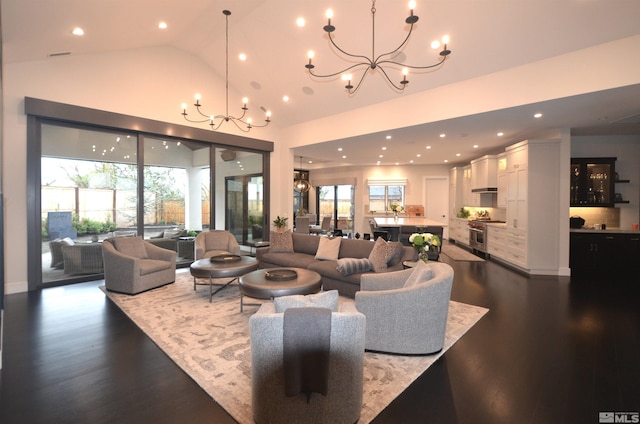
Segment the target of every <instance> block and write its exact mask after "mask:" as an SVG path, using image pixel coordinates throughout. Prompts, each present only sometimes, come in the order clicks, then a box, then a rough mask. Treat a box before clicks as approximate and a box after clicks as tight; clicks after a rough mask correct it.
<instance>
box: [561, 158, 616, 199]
mask: <svg viewBox="0 0 640 424" xmlns="http://www.w3.org/2000/svg"><path fill="white" fill-rule="evenodd" d="M615 161H616V158H580V159H578V158H572V159H571V206H599V207H612V206H613V203H614V200H615V199H614V193H613V191H614V176H615Z"/></svg>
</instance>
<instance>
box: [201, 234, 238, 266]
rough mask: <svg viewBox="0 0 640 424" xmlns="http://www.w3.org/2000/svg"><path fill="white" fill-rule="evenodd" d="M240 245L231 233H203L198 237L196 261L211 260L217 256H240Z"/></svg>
mask: <svg viewBox="0 0 640 424" xmlns="http://www.w3.org/2000/svg"><path fill="white" fill-rule="evenodd" d="M239 254H240V245H239V244H238V241H237V240H236V238H235V237H234V236H233V234H231V233H230V232H229V231H225V230H211V231H203V232H201V233H200V234H198V235H197V236H196V240H195V256H196V260H198V259H204V258H210V257H212V256H217V255H239Z"/></svg>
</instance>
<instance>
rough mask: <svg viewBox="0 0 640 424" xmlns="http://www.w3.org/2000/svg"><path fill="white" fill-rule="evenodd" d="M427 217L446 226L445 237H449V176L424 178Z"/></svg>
mask: <svg viewBox="0 0 640 424" xmlns="http://www.w3.org/2000/svg"><path fill="white" fill-rule="evenodd" d="M423 203H424V215H425V218H427V219H430V220H432V221H436V222H439V223H441V224H442V225H443V226H444V238H448V237H449V229H448V223H449V215H448V213H449V212H448V210H449V181H448V179H447V177H425V179H424V201H423Z"/></svg>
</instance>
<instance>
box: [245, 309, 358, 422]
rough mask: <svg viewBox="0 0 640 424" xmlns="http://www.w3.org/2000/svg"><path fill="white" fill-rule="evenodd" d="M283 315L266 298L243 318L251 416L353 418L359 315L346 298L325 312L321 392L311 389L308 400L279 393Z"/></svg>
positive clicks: (314, 419)
mask: <svg viewBox="0 0 640 424" xmlns="http://www.w3.org/2000/svg"><path fill="white" fill-rule="evenodd" d="M291 297H297V296H291ZM300 297H302V296H300ZM280 299H283V298H280ZM284 315H285V314H284V313H279V312H276V306H275V305H274V303H272V302H269V303H264V304H263V305H262V306H261V307H260V309H259V310H258V312H256V313H255V314H254V315H253V316H252V317H251V318H250V319H249V331H250V339H251V397H252V405H253V417H254V420H255V422H256V423H258V424H264V423H323V424H324V423H327V424H333V423H345V424H346V423H356V422H357V421H358V419H359V417H360V413H361V410H362V392H363V383H364V380H363V378H364V377H363V375H364V335H365V317H364V315H362V314H361V313H359V312H358V311H357V310H356V308H355V306H354V304H353V302H352V301H349V302H344V303H343V304H342V305H341V306H340V308H339V309H338V311H337V312H332V313H331V330H330V333H331V334H330V348H329V366H328V384H327V392H326V396H324V395H322V394H320V393H312V394H311V396H310V397H309V402H307V397H306V396H305V394H297V395H295V396H286V395H285V387H286V386H285V377H284V375H285V372H284V364H283V354H284Z"/></svg>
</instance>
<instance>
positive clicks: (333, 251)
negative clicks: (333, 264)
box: [315, 237, 342, 261]
mask: <svg viewBox="0 0 640 424" xmlns="http://www.w3.org/2000/svg"><path fill="white" fill-rule="evenodd" d="M341 241H342V238H341V237H335V238H329V237H322V238H320V243H318V251H317V252H316V256H315V258H316V259H317V260H319V261H337V260H338V254H339V253H340V242H341Z"/></svg>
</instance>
